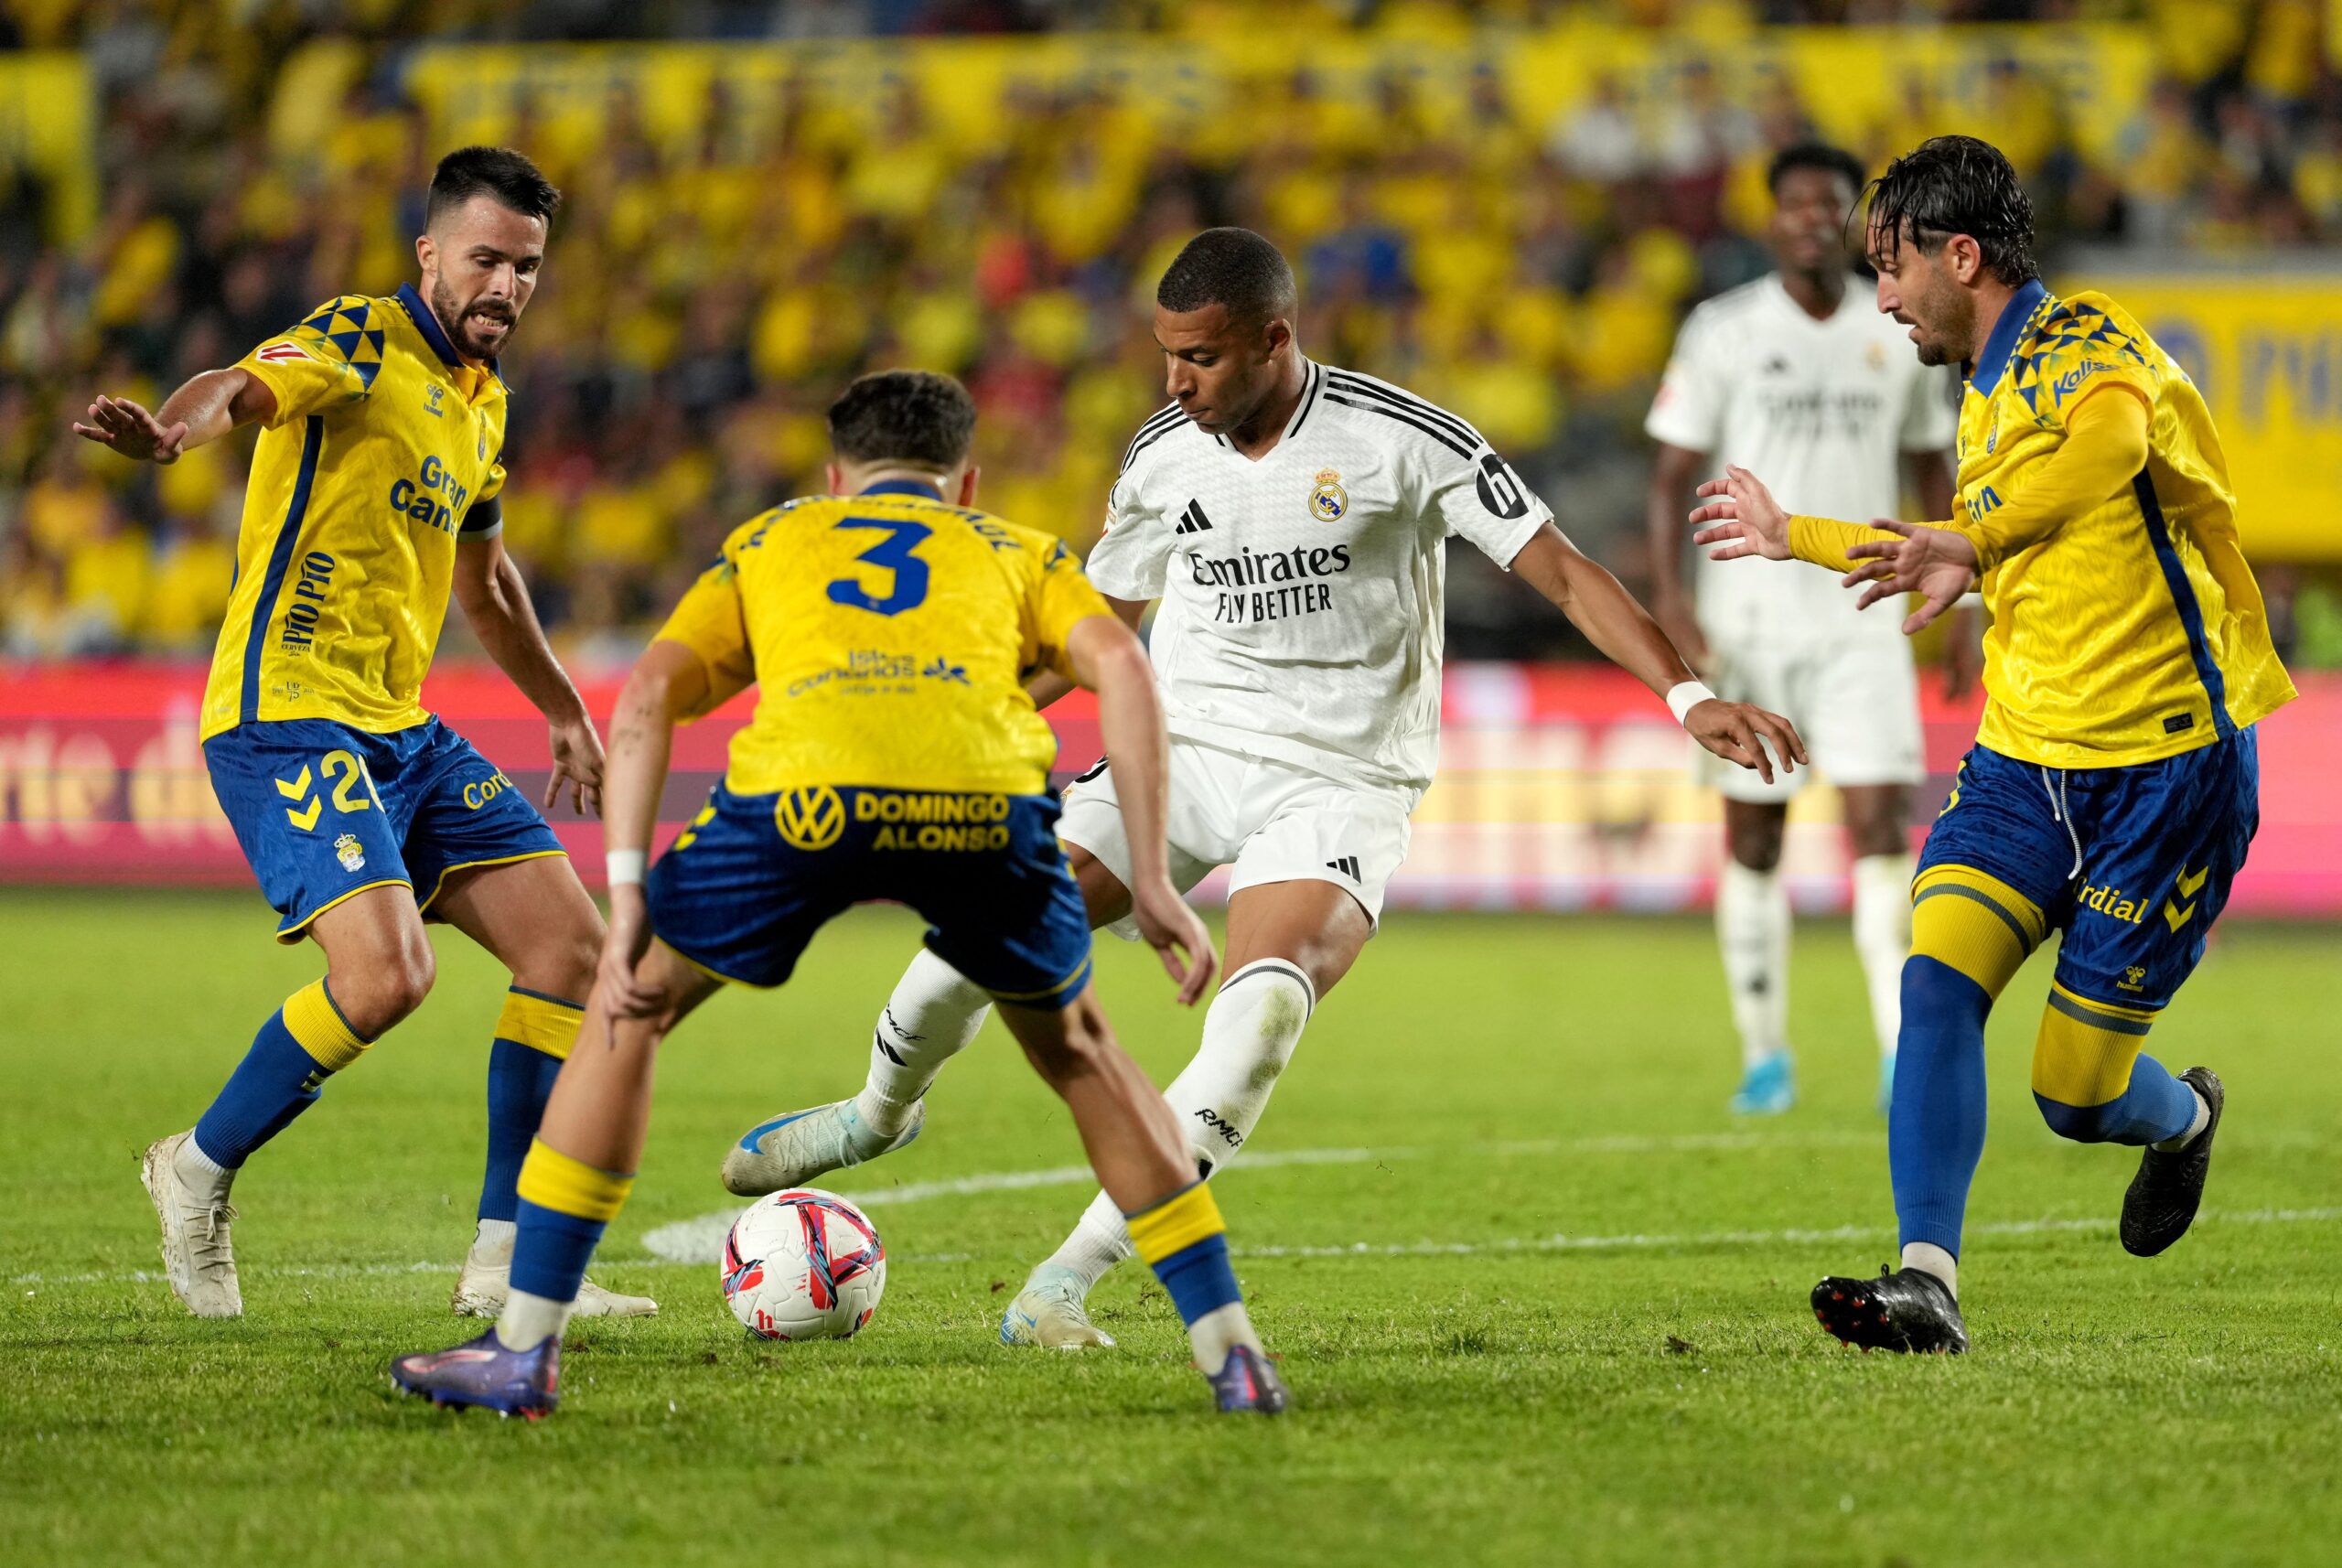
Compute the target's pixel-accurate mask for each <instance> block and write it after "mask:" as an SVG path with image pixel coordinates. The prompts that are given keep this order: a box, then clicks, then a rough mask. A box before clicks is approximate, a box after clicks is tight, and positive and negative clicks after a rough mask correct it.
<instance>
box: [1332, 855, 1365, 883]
mask: <svg viewBox="0 0 2342 1568" xmlns="http://www.w3.org/2000/svg"><path fill="white" fill-rule="evenodd" d="M1326 869H1327V870H1328V871H1338V872H1340V873H1341V874H1342V875H1344V876H1347V877H1348V878H1349V879H1350V880H1351V881H1352V882H1358V881H1361V880H1363V879H1362V878H1361V877H1360V876H1359V874H1358V856H1356V855H1354V854H1346V855H1343V856H1342V857H1340V858H1339V859H1338V860H1329V861H1327V863H1326Z"/></svg>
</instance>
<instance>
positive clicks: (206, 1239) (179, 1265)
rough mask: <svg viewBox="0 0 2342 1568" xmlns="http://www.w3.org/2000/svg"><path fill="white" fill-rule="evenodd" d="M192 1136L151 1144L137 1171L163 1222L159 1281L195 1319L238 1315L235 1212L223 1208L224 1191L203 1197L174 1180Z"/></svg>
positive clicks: (241, 1302)
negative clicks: (167, 1285)
mask: <svg viewBox="0 0 2342 1568" xmlns="http://www.w3.org/2000/svg"><path fill="white" fill-rule="evenodd" d="M194 1136H195V1133H194V1132H193V1130H192V1129H190V1130H189V1131H188V1132H185V1133H172V1134H171V1135H170V1136H169V1137H167V1138H163V1139H159V1140H157V1141H156V1142H155V1143H153V1144H149V1145H147V1149H146V1155H145V1160H144V1161H143V1162H142V1163H141V1165H140V1166H139V1170H138V1179H139V1181H140V1182H141V1183H142V1184H144V1185H145V1188H146V1196H147V1197H151V1198H153V1199H154V1200H155V1218H156V1219H157V1220H159V1221H161V1223H162V1228H163V1277H164V1278H165V1279H167V1280H168V1281H170V1284H171V1294H173V1295H176V1296H177V1297H178V1298H179V1300H180V1301H181V1302H182V1303H183V1304H185V1305H186V1307H187V1309H188V1311H189V1312H191V1313H193V1314H195V1315H196V1316H198V1317H242V1316H243V1314H244V1296H243V1292H242V1290H241V1289H239V1288H238V1286H237V1284H236V1250H235V1246H234V1244H233V1241H232V1239H231V1227H232V1226H233V1225H234V1224H235V1219H236V1211H235V1210H234V1209H233V1208H230V1207H229V1205H228V1200H227V1197H226V1195H225V1188H222V1189H221V1193H220V1196H218V1197H206V1196H205V1195H204V1194H202V1193H200V1192H198V1191H197V1190H195V1189H194V1188H192V1187H189V1186H188V1184H187V1183H186V1182H185V1181H183V1180H181V1179H180V1178H179V1171H178V1153H179V1149H180V1146H181V1145H182V1144H186V1143H187V1141H188V1139H190V1138H192V1137H194Z"/></svg>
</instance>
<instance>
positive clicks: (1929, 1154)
mask: <svg viewBox="0 0 2342 1568" xmlns="http://www.w3.org/2000/svg"><path fill="white" fill-rule="evenodd" d="M1911 894H1912V899H1913V907H1912V912H1911V956H1910V957H1909V958H1908V959H1907V960H1905V961H1904V964H1903V1026H1902V1034H1901V1036H1900V1039H1899V1041H1898V1044H1897V1047H1896V1058H1895V1095H1894V1100H1893V1101H1892V1104H1891V1106H1890V1108H1889V1110H1888V1112H1887V1116H1886V1163H1887V1168H1888V1170H1889V1171H1890V1172H1891V1173H1892V1174H1893V1176H1894V1179H1895V1214H1896V1220H1897V1221H1898V1223H1899V1225H1900V1228H1901V1230H1902V1239H1903V1245H1904V1247H1905V1249H1906V1251H1909V1250H1910V1249H1913V1248H1917V1247H1924V1248H1934V1249H1940V1251H1941V1252H1942V1253H1943V1258H1942V1260H1939V1262H1941V1264H1942V1266H1943V1267H1944V1268H1946V1269H1948V1268H1949V1266H1950V1260H1951V1259H1956V1258H1957V1257H1959V1255H1960V1234H1961V1226H1962V1224H1963V1222H1964V1220H1965V1219H1966V1216H1967V1212H1968V1189H1969V1187H1970V1185H1971V1183H1972V1182H1973V1181H1974V1180H1975V1179H1976V1162H1977V1161H1978V1159H1979V1158H1981V1157H1982V1155H1983V1152H1984V1019H1985V1016H1986V1015H1988V1014H1990V1013H1991V1012H1992V1010H1993V999H1994V998H1996V997H1998V996H1999V995H2000V993H2001V991H2002V989H2003V988H2004V987H2005V986H2006V985H2007V984H2008V983H2009V980H2010V978H2011V977H2012V976H2014V974H2015V973H2016V972H2017V968H2018V966H2019V965H2021V964H2022V963H2024V962H2025V955H2026V954H2028V953H2030V952H2031V951H2032V950H2034V949H2035V948H2036V947H2037V946H2039V945H2040V942H2041V940H2042V938H2043V936H2044V935H2045V934H2046V928H2045V926H2044V923H2043V920H2042V916H2041V910H2040V908H2039V907H2038V906H2036V904H2034V903H2033V901H2032V900H2031V899H2029V898H2026V897H2025V896H2024V895H2023V894H2021V893H2019V892H2017V891H2016V890H2015V889H2014V888H2013V887H2011V886H2008V885H2007V884H2005V883H2004V882H2002V881H2000V880H1999V879H1997V878H1995V877H1993V876H1989V875H1985V874H1984V873H1983V872H1981V871H1978V870H1975V869H1974V868H1972V867H1970V866H1964V865H1931V866H1929V867H1928V868H1927V869H1926V870H1925V871H1922V872H1921V873H1920V874H1919V875H1918V880H1917V881H1916V882H1915V883H1914V884H1913V885H1912V889H1911ZM1907 1261H1908V1260H1907ZM1946 1283H1950V1281H1949V1280H1947V1282H1946Z"/></svg>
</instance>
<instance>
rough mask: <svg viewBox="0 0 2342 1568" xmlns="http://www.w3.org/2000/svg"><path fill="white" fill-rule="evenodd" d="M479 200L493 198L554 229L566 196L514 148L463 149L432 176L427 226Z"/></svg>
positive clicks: (441, 162)
mask: <svg viewBox="0 0 2342 1568" xmlns="http://www.w3.org/2000/svg"><path fill="white" fill-rule="evenodd" d="M475 196H488V197H493V198H494V199H496V200H497V202H498V203H499V204H500V205H501V206H505V207H509V208H510V209H512V210H513V211H515V212H518V213H520V214H521V216H522V217H524V218H542V219H543V220H545V225H546V227H548V228H550V227H552V224H553V214H554V213H555V212H558V211H560V210H561V192H560V191H558V190H555V189H554V188H553V181H551V180H549V179H547V178H546V177H544V171H543V169H540V168H539V167H537V166H536V165H534V164H532V163H531V162H530V161H529V160H528V158H527V156H525V155H523V154H521V153H516V152H514V151H513V150H512V149H511V148H510V147H457V149H456V150H455V151H454V152H452V153H449V154H448V155H447V156H446V157H444V158H441V159H440V160H439V166H438V167H437V168H436V169H435V170H433V171H432V175H431V194H430V195H429V196H428V197H426V198H425V199H424V204H423V226H424V228H425V229H428V228H430V227H431V226H432V225H433V224H434V223H436V222H438V221H439V215H440V214H441V213H443V212H445V211H446V210H448V209H450V208H456V207H461V206H462V205H463V204H464V203H465V202H467V201H469V200H470V199H472V198H473V197H475Z"/></svg>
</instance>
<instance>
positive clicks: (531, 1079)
mask: <svg viewBox="0 0 2342 1568" xmlns="http://www.w3.org/2000/svg"><path fill="white" fill-rule="evenodd" d="M584 1021H585V1009H584V1008H583V1007H581V1006H579V1005H578V1004H576V1003H574V1002H564V1001H563V1000H562V999H561V998H560V997H558V996H547V995H545V994H544V993H542V992H535V991H524V990H522V989H521V987H520V986H517V985H516V986H513V987H512V988H511V989H510V990H509V991H508V992H506V993H505V995H504V1010H503V1012H502V1013H500V1015H498V1017H497V1020H496V1043H495V1044H494V1045H492V1046H490V1047H489V1053H488V1167H487V1170H486V1173H485V1174H484V1175H483V1176H481V1178H480V1187H479V1218H480V1219H483V1220H488V1221H491V1222H493V1221H498V1220H503V1221H510V1220H511V1219H514V1218H516V1217H517V1215H518V1214H519V1211H520V1187H519V1184H520V1180H521V1162H523V1161H524V1160H526V1159H527V1158H528V1157H529V1145H530V1144H531V1143H532V1141H534V1139H535V1138H536V1135H537V1124H538V1123H539V1122H543V1120H544V1115H545V1101H548V1100H550V1099H552V1098H553V1079H556V1078H559V1077H560V1076H561V1064H562V1063H563V1062H564V1061H566V1060H568V1059H569V1053H570V1050H571V1048H572V1047H575V1045H576V1044H577V1028H578V1026H579V1025H580V1024H581V1023H583V1022H584Z"/></svg>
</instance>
